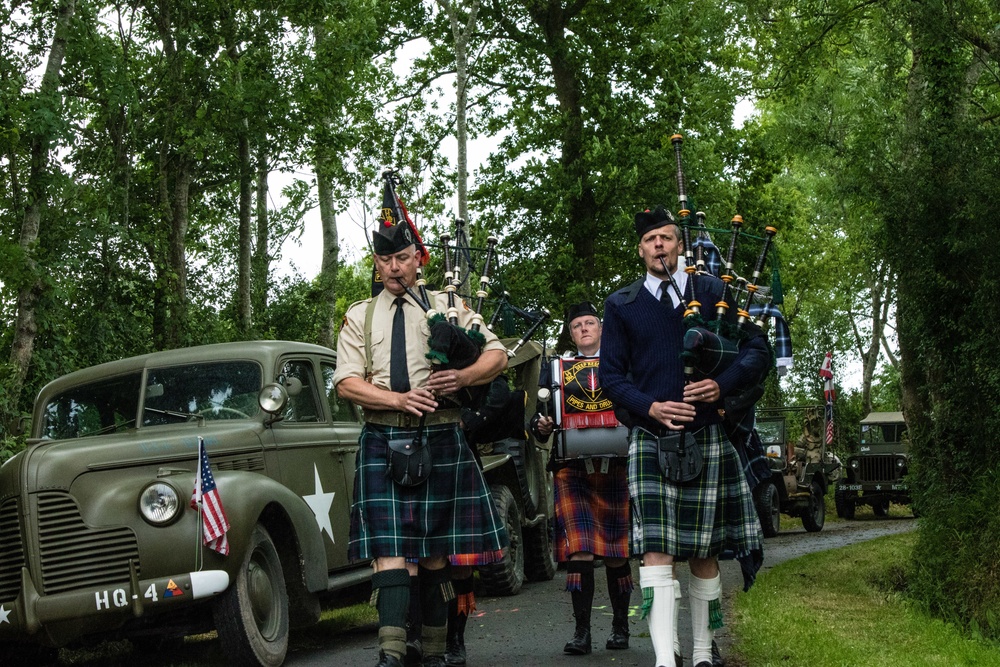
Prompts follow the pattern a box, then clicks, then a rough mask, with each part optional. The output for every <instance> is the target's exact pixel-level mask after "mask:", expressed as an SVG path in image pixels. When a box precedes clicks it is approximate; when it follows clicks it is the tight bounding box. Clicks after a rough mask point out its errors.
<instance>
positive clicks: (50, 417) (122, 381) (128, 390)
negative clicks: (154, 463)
mask: <svg viewBox="0 0 1000 667" xmlns="http://www.w3.org/2000/svg"><path fill="white" fill-rule="evenodd" d="M141 381H142V374H141V373H138V372H136V373H131V374H129V375H123V376H120V377H114V378H108V379H106V380H101V381H100V382H93V383H91V384H85V385H80V386H79V387H73V388H72V389H70V390H69V391H65V392H63V393H62V394H59V395H58V396H55V397H54V398H53V399H52V400H51V401H49V402H48V404H46V406H45V408H44V410H43V411H42V432H41V437H42V438H46V439H49V440H62V439H65V438H85V437H87V436H88V435H99V434H101V433H109V432H112V431H116V430H118V429H119V428H127V427H129V426H134V425H135V414H136V408H137V407H138V405H139V387H140V386H141Z"/></svg>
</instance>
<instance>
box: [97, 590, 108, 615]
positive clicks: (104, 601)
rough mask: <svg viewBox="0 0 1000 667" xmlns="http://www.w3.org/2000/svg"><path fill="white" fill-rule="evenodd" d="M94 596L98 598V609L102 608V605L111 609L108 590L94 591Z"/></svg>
mask: <svg viewBox="0 0 1000 667" xmlns="http://www.w3.org/2000/svg"><path fill="white" fill-rule="evenodd" d="M94 598H96V600H97V610H98V611H100V610H101V607H103V608H105V609H110V608H111V605H110V604H108V592H107V591H101V592H98V593H94Z"/></svg>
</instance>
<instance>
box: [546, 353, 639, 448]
mask: <svg viewBox="0 0 1000 667" xmlns="http://www.w3.org/2000/svg"><path fill="white" fill-rule="evenodd" d="M599 362H600V357H563V358H556V359H553V360H552V375H551V378H552V381H553V384H554V385H555V391H553V402H554V403H555V411H556V414H555V421H556V424H558V425H559V427H560V428H559V429H558V430H557V431H556V433H555V457H556V459H557V460H567V459H580V458H589V457H592V456H627V455H628V429H627V428H625V427H624V426H623V425H622V424H620V423H619V422H618V419H617V418H615V413H614V408H613V406H612V405H611V401H610V400H608V398H607V396H606V395H605V394H604V392H603V391H602V390H601V386H600V383H599V382H598V377H597V368H598V365H599Z"/></svg>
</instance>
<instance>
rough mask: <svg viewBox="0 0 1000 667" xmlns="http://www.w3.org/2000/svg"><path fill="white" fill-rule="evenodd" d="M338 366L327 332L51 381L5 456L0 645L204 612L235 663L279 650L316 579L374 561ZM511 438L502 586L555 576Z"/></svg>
mask: <svg viewBox="0 0 1000 667" xmlns="http://www.w3.org/2000/svg"><path fill="white" fill-rule="evenodd" d="M531 350H534V353H535V356H536V357H537V356H539V355H540V350H538V349H536V348H531ZM531 350H529V351H527V352H525V353H524V354H523V355H522V357H521V358H520V359H517V360H518V361H519V364H517V365H516V367H515V370H516V368H517V367H520V366H524V367H525V369H526V368H527V367H528V366H530V365H531V361H532V356H531V354H532V351H531ZM512 365H514V364H512ZM335 369H336V355H335V354H334V352H332V351H331V350H329V349H327V348H325V347H320V346H316V345H309V344H304V343H295V342H284V341H256V342H241V343H226V344H218V345H207V346H201V347H194V348H186V349H178V350H170V351H165V352H156V353H153V354H148V355H143V356H139V357H134V358H130V359H124V360H121V361H115V362H110V363H106V364H102V365H99V366H94V367H92V368H88V369H84V370H81V371H77V372H74V373H70V374H69V375H66V376H64V377H61V378H59V379H57V380H55V381H53V382H51V383H49V384H48V385H46V386H45V387H44V388H43V389H42V390H41V392H40V393H39V395H38V398H37V400H36V403H35V406H34V410H33V415H32V426H31V433H30V438H29V440H28V446H27V448H26V449H25V450H24V451H23V452H20V453H19V454H17V455H16V456H14V457H12V458H11V459H9V460H8V461H6V462H5V463H4V464H3V466H2V467H0V652H2V651H8V650H13V648H12V646H11V644H13V643H28V644H35V645H41V646H48V647H57V646H66V645H71V644H74V643H76V642H78V641H80V640H83V639H90V638H94V637H107V636H115V637H131V638H139V639H141V638H143V637H144V636H145V637H157V638H160V637H164V636H183V635H185V634H190V633H192V632H203V631H205V630H208V629H211V627H213V626H214V627H215V628H216V629H217V631H218V635H219V639H220V642H221V643H222V645H223V649H224V652H225V654H226V655H227V657H228V658H229V659H230V660H231V661H232V662H233V663H239V664H260V665H279V664H281V663H282V662H283V660H284V657H285V653H286V650H287V645H288V632H289V628H290V627H298V626H303V625H308V624H310V623H315V622H316V621H317V620H318V619H319V613H320V604H319V598H318V595H319V594H320V593H324V592H337V591H343V590H344V589H346V588H348V587H350V586H353V585H356V584H364V583H366V582H367V581H368V580H369V579H370V577H371V568H370V567H369V564H368V563H367V562H351V561H349V560H348V558H347V543H348V532H349V526H350V509H351V501H352V497H353V480H354V468H355V457H356V454H357V449H358V436H359V434H360V431H361V428H362V424H363V414H362V411H361V410H360V409H358V408H357V407H356V406H354V405H351V404H350V403H348V402H346V401H344V400H342V399H340V398H339V397H338V396H337V393H336V391H335V388H334V387H333V385H332V380H333V375H334V370H335ZM526 372H528V371H526ZM535 377H536V378H537V374H536V375H535ZM533 384H535V383H533V382H532V383H527V386H528V387H530V386H532V385H533ZM531 400H532V407H533V400H534V398H533V396H532V397H531ZM199 441H203V442H204V444H205V449H206V452H207V455H208V458H209V460H210V463H211V472H212V476H213V477H214V481H215V484H216V486H217V491H218V495H219V497H220V498H221V502H222V505H223V507H224V510H225V513H226V516H227V517H228V520H229V524H230V526H231V527H230V529H229V531H228V533H227V534H226V537H227V540H228V544H229V553H228V555H222V554H220V553H218V552H216V551H215V550H212V549H210V548H208V547H206V546H204V545H203V543H202V516H201V515H200V514H199V512H198V510H197V509H195V508H193V507H192V506H191V499H192V490H193V489H194V487H195V477H196V473H197V472H198V470H197V469H198V448H199ZM512 449H513V450H518V448H517V447H514V446H513V445H510V444H507V445H500V446H498V448H497V451H496V452H495V453H491V454H490V455H488V456H484V457H483V460H484V465H485V467H486V470H487V472H486V475H487V479H488V480H489V482H490V485H491V488H492V490H493V493H494V495H495V498H496V502H497V504H498V506H499V507H500V509H501V510H502V512H503V516H504V517H505V520H506V523H507V527H508V529H509V530H510V531H511V542H512V546H511V548H510V549H509V550H508V552H507V553H505V560H504V562H503V563H500V564H497V565H495V566H492V567H493V570H492V571H491V573H490V576H492V578H493V579H492V580H493V581H494V582H496V585H495V588H496V589H498V590H499V591H500V592H506V593H516V592H517V589H519V588H520V581H523V579H524V568H525V565H527V568H528V576H529V578H541V577H544V576H545V574H546V573H549V574H548V578H551V576H552V575H553V574H554V564H553V567H552V568H551V569H550V570H546V567H547V565H548V563H547V561H546V560H545V554H544V553H542V552H541V551H537V550H542V549H545V550H548V560H549V561H551V549H550V540H549V538H548V535H549V534H548V532H547V530H544V531H543V530H542V528H541V527H543V526H544V527H545V528H547V521H546V518H547V516H550V515H551V510H550V507H551V498H550V496H549V495H548V489H547V486H546V482H545V477H544V458H543V460H542V464H541V467H538V465H537V459H538V458H539V457H543V455H542V454H541V453H540V452H538V451H537V448H535V447H534V445H533V444H532V443H530V442H525V443H523V445H522V446H521V448H520V449H519V450H518V451H515V452H514V454H511V453H509V452H508V450H512ZM515 454H519V455H520V456H516V455H515ZM518 459H520V460H518ZM519 466H521V469H520V470H519ZM539 471H541V472H539ZM522 480H526V484H522ZM525 517H528V518H527V519H526V518H525ZM505 586H506V588H504V587H505ZM2 644H8V645H7V646H3V645H2Z"/></svg>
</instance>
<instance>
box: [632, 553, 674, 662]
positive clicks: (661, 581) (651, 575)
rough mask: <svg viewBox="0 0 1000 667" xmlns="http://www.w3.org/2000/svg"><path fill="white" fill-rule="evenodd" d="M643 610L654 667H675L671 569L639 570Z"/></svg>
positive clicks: (664, 566)
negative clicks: (651, 644) (647, 623)
mask: <svg viewBox="0 0 1000 667" xmlns="http://www.w3.org/2000/svg"><path fill="white" fill-rule="evenodd" d="M639 586H640V587H641V588H642V606H643V609H644V610H647V609H648V611H647V614H646V620H647V621H648V622H649V637H650V639H651V640H652V642H653V653H654V654H655V655H656V667H674V637H673V635H674V607H675V606H676V601H675V600H674V579H673V566H671V565H649V566H646V567H640V568H639Z"/></svg>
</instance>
